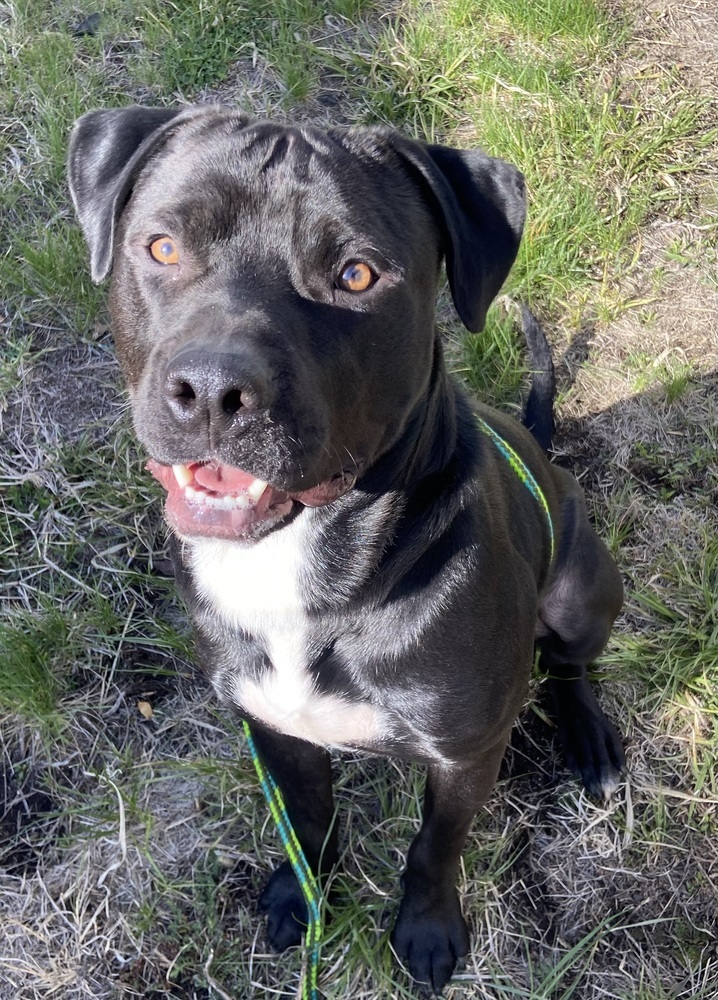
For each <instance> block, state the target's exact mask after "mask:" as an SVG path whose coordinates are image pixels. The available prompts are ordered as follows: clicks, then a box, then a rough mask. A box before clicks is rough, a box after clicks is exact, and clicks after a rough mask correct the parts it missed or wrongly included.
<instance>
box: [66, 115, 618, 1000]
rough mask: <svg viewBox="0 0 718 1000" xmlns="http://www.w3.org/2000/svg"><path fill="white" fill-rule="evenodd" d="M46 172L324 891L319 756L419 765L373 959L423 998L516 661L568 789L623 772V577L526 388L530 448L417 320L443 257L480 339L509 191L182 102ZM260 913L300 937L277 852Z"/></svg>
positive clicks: (469, 153) (328, 811)
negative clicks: (606, 691)
mask: <svg viewBox="0 0 718 1000" xmlns="http://www.w3.org/2000/svg"><path fill="white" fill-rule="evenodd" d="M69 180H70V189H71V193H72V197H73V201H74V204H75V208H76V211H77V215H78V218H79V222H80V225H81V227H82V230H83V232H84V235H85V238H86V241H87V244H88V247H89V252H90V262H91V273H92V277H93V279H94V280H95V281H96V282H100V281H102V280H103V279H104V278H105V277H106V276H107V275H108V274H109V272H110V271H111V270H112V273H113V280H112V285H111V289H110V311H111V319H112V327H113V336H114V340H115V344H116V349H117V355H118V358H119V362H120V365H121V368H122V371H123V374H124V378H125V381H126V384H127V387H128V390H129V394H130V398H131V406H132V414H133V421H134V427H135V430H136V433H137V437H138V439H139V441H140V443H141V444H142V446H143V447H144V449H145V450H146V452H147V454H148V456H149V463H148V466H147V468H148V470H149V471H150V472H151V474H152V475H153V476H155V478H156V479H157V480H158V481H159V482H160V483H161V484H162V486H163V487H164V489H165V491H166V503H165V517H166V520H167V522H168V524H169V526H170V528H171V538H172V541H171V545H172V553H173V561H174V564H175V573H176V577H177V581H178V585H179V589H180V591H181V593H182V595H183V597H184V600H185V601H186V604H187V606H188V608H189V610H190V613H191V617H192V619H193V624H194V628H195V630H196V640H197V651H198V657H199V661H200V663H201V664H202V667H203V669H204V670H205V671H206V673H207V675H208V676H209V678H210V680H211V682H212V684H213V686H214V688H215V689H216V692H217V694H218V695H219V697H220V699H221V700H222V701H223V702H224V703H226V704H227V705H229V706H230V707H231V708H232V709H233V710H234V711H235V712H237V713H238V714H239V716H240V717H242V718H244V719H246V720H247V721H248V722H249V723H250V725H251V728H252V732H253V736H254V740H255V743H256V746H257V749H258V752H259V754H260V757H261V758H262V760H263V762H264V764H265V765H266V767H267V768H268V770H269V771H270V773H271V775H272V776H273V778H274V780H275V781H276V783H277V785H278V786H279V788H280V790H281V792H282V795H283V797H284V800H285V803H286V808H287V811H288V813H289V816H290V818H291V822H292V823H293V825H294V829H295V831H296V833H297V836H298V838H299V841H300V843H301V845H302V848H303V850H304V852H305V854H306V858H307V860H308V863H309V865H310V866H311V868H312V870H313V871H314V872H315V873H316V874H317V876H319V877H321V876H322V875H325V874H326V873H327V872H328V871H329V870H331V869H332V867H333V866H334V865H335V864H336V862H337V859H338V843H337V834H336V830H335V826H334V823H333V818H334V806H333V801H332V788H331V776H330V764H329V754H328V751H327V748H340V749H341V748H361V749H362V750H367V751H371V752H373V753H376V754H383V755H391V756H394V757H398V758H401V759H404V760H408V761H419V762H421V763H423V764H425V765H426V766H427V784H426V793H425V802H424V814H423V821H422V825H421V829H420V831H419V833H418V834H417V836H416V837H415V839H414V841H413V843H412V844H411V846H410V849H409V851H408V856H407V862H406V868H405V871H404V873H403V889H404V892H403V897H402V900H401V903H400V905H399V909H398V915H397V917H396V922H395V925H394V929H393V933H392V942H393V946H394V949H395V951H396V954H397V956H398V957H399V959H400V960H401V961H402V962H403V963H405V965H406V966H407V968H408V970H409V972H410V974H411V976H412V977H413V978H414V980H416V981H417V983H419V984H423V986H422V987H421V988H422V989H423V990H427V989H429V990H433V991H434V992H435V993H436V994H439V993H440V992H441V990H442V989H443V987H444V986H445V984H446V983H447V981H448V980H449V978H450V976H451V975H452V973H453V971H454V969H455V967H456V965H457V963H458V962H460V961H461V960H462V959H463V957H464V956H465V955H466V953H467V950H468V945H469V940H468V933H467V927H466V923H465V921H464V918H463V916H462V912H461V906H460V902H459V897H458V893H457V890H456V886H455V880H456V873H457V867H458V864H459V859H460V852H461V850H462V847H463V844H464V841H465V838H466V836H467V833H468V830H469V826H470V824H471V821H472V819H473V817H474V815H475V814H476V812H477V810H478V809H479V807H480V806H481V805H482V803H484V802H485V800H486V799H487V797H488V795H489V794H490V792H491V789H492V787H493V785H494V783H495V781H496V777H497V774H498V770H499V765H500V763H501V759H502V756H503V754H504V750H505V747H506V744H507V740H508V738H509V732H510V730H511V727H512V724H513V722H514V720H515V718H516V715H517V713H518V712H519V710H520V708H521V707H522V704H523V702H524V698H525V696H526V691H527V682H528V679H529V675H530V673H531V670H532V665H533V663H534V651H535V648H537V649H538V651H539V654H540V665H541V667H542V668H543V669H544V670H545V671H546V672H547V673H548V675H549V679H548V684H549V686H550V689H551V694H552V697H553V704H554V710H555V714H556V719H557V725H558V730H559V733H560V736H561V739H562V741H563V745H564V748H565V752H566V755H567V759H568V763H569V764H570V766H571V767H572V768H573V769H574V770H575V771H576V772H577V773H578V774H579V775H580V777H581V779H582V781H583V783H584V785H585V787H586V789H587V790H588V791H589V792H590V793H591V794H594V795H606V796H607V795H609V794H611V792H612V791H613V790H614V789H615V787H616V785H617V783H618V781H619V780H620V777H621V775H622V773H623V771H624V766H625V761H624V755H623V750H622V746H621V740H620V738H619V737H618V735H617V733H616V731H615V729H614V728H613V726H612V725H611V723H610V722H609V721H608V720H607V719H606V718H605V717H604V715H603V714H602V712H601V710H600V708H599V706H598V704H597V701H596V698H595V696H594V694H593V692H592V690H591V688H590V686H589V683H588V681H587V679H586V667H587V664H589V663H590V661H591V660H593V659H594V658H595V657H596V656H598V655H599V654H600V653H601V651H602V650H603V649H604V647H605V644H606V642H607V640H608V636H609V633H610V629H611V627H612V624H613V621H614V619H615V617H616V615H617V614H618V611H619V609H620V607H621V603H622V585H621V579H620V575H619V573H618V570H617V568H616V566H615V564H614V562H613V560H612V559H611V557H610V555H609V553H608V551H607V549H606V548H605V547H604V546H603V544H602V543H601V542H600V541H599V539H598V538H597V537H596V535H595V534H594V532H593V530H592V528H591V527H590V525H589V522H588V519H587V515H586V512H585V508H584V503H583V498H582V494H581V490H580V488H579V486H578V484H577V483H576V481H575V480H574V479H573V478H572V477H571V476H570V475H569V474H568V473H567V472H566V471H564V470H562V469H561V468H557V467H555V466H553V465H551V464H550V463H549V461H548V459H547V457H546V454H545V451H546V449H547V448H548V446H549V443H550V442H549V440H548V438H549V436H550V430H549V429H548V428H549V427H550V419H551V416H550V414H551V405H552V400H551V399H550V398H547V396H549V395H550V393H549V392H548V390H547V385H548V382H547V379H548V381H550V377H549V374H548V369H546V368H544V370H543V373H541V372H539V373H538V374H537V375H536V376H535V378H534V385H533V389H532V400H530V405H529V408H528V410H529V413H528V416H527V422H528V423H529V424H531V423H533V424H534V426H535V428H536V434H535V436H534V435H532V434H531V433H530V432H529V430H527V429H526V428H525V427H524V426H522V425H521V424H519V422H518V421H515V420H513V419H512V418H510V417H508V416H505V415H503V414H501V413H498V412H496V411H493V410H491V409H489V408H488V407H485V406H482V405H472V404H471V403H470V402H469V400H468V399H467V396H466V394H465V392H464V391H463V390H462V388H461V387H460V386H459V385H458V383H457V381H456V380H455V379H454V378H452V377H451V376H449V374H448V373H447V369H446V365H445V362H444V357H443V351H442V345H441V340H440V338H439V335H438V334H437V332H436V329H435V325H434V314H435V299H436V294H437V287H438V282H439V278H440V268H441V265H442V261H445V264H446V272H447V276H448V281H449V286H450V289H451V294H452V298H453V302H454V305H455V307H456V310H457V312H458V315H459V317H460V319H461V320H462V322H463V323H464V325H465V326H466V327H467V328H468V329H469V330H471V331H474V332H478V331H480V330H481V329H482V328H483V326H484V320H485V316H486V311H487V309H488V307H489V305H490V303H491V301H492V300H493V298H494V297H495V296H496V294H497V292H498V290H499V289H500V287H501V285H502V284H503V282H504V280H505V278H506V276H507V274H508V272H509V270H510V268H511V266H512V263H513V261H514V259H515V256H516V253H517V250H518V246H519V241H520V239H521V233H522V229H523V224H524V216H525V195H524V184H523V178H522V175H521V174H520V173H519V171H518V170H517V169H515V168H514V167H513V166H511V165H509V164H508V163H505V162H503V161H501V160H498V159H494V158H491V157H489V156H487V155H486V154H485V153H483V152H482V151H480V150H458V149H452V148H449V147H445V146H440V145H427V144H424V143H422V142H419V141H415V140H413V139H410V138H408V137H406V136H403V135H401V134H400V133H398V132H396V131H394V130H391V129H389V128H385V127H361V128H359V127H357V128H347V129H338V128H337V129H328V130H320V129H317V128H311V127H308V126H301V127H289V126H284V125H279V124H274V123H271V122H267V121H258V120H254V119H252V118H251V117H249V116H248V115H246V114H244V113H242V112H239V111H236V110H233V109H228V108H222V107H217V106H196V107H183V108H178V109H153V108H145V107H128V108H123V109H121V110H104V111H95V112H90V113H89V114H87V115H85V116H83V117H82V118H81V119H80V120H79V121H78V122H77V124H76V125H75V128H74V131H73V134H72V137H71V142H70V154H69ZM533 336H534V344H535V346H536V345H539V347H540V338H538V339H537V335H536V331H535V330H534V331H533ZM544 344H545V341H544ZM537 349H538V348H537ZM537 439H538V440H537ZM542 446H543V447H542ZM260 905H261V907H262V909H263V910H264V911H265V912H266V915H267V933H268V937H269V940H270V943H271V944H272V945H273V946H274V947H275V948H276V949H278V950H282V949H284V948H287V947H289V946H291V945H296V944H298V943H299V942H300V941H301V936H302V931H303V924H305V923H306V919H307V911H306V907H305V903H304V899H303V896H302V893H301V891H300V887H299V884H298V882H297V879H296V877H295V875H294V873H293V871H292V869H291V867H290V866H289V864H288V863H285V864H283V865H281V866H280V867H279V868H278V869H277V870H276V871H275V872H274V873H273V875H272V876H271V877H270V879H269V882H268V884H267V886H266V888H265V889H264V891H263V893H262V896H261V899H260Z"/></svg>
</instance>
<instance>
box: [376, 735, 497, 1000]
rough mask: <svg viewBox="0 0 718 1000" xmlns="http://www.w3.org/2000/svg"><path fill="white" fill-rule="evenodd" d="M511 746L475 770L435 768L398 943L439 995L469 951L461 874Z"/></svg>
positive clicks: (491, 753) (413, 969)
mask: <svg viewBox="0 0 718 1000" xmlns="http://www.w3.org/2000/svg"><path fill="white" fill-rule="evenodd" d="M505 747H506V739H503V740H501V741H500V742H499V743H497V744H496V745H495V746H494V747H492V748H491V749H490V750H488V751H487V752H486V753H484V754H483V755H482V756H481V758H479V760H478V762H477V763H476V764H475V765H474V766H472V767H470V768H464V767H458V766H448V767H447V766H445V765H438V764H432V765H430V767H429V772H428V775H427V781H426V792H425V796H424V818H423V822H422V825H421V829H420V831H419V833H418V834H417V836H416V838H415V839H414V841H413V843H412V845H411V847H410V849H409V854H408V857H407V863H406V869H405V871H404V875H403V879H402V881H403V884H404V898H403V899H402V902H401V906H400V908H399V915H398V917H397V920H396V924H395V926H394V931H393V933H392V944H393V946H394V949H395V951H396V953H397V955H398V957H399V959H400V960H401V961H402V962H403V963H404V964H405V965H406V966H407V967H408V969H409V972H410V973H411V975H412V976H413V978H414V979H416V980H417V981H418V982H420V983H422V984H426V986H429V987H430V988H431V990H433V992H434V993H435V994H437V995H438V994H439V993H440V992H441V990H442V989H443V987H444V986H445V985H446V983H447V981H448V980H449V978H450V977H451V975H452V973H453V971H454V968H455V967H456V964H457V962H458V961H460V960H461V959H463V958H464V957H465V956H466V953H467V951H468V949H469V933H468V930H467V927H466V923H465V921H464V918H463V916H462V914H461V905H460V903H459V896H458V893H457V891H456V873H457V869H458V866H459V860H460V857H461V850H462V848H463V846H464V841H465V840H466V836H467V834H468V832H469V827H470V826H471V821H472V820H473V818H474V815H475V814H476V811H477V810H478V809H479V807H480V806H481V805H483V803H484V802H485V801H486V799H487V798H488V796H489V794H490V792H491V789H492V788H493V786H494V783H495V781H496V777H497V775H498V773H499V767H500V765H501V758H502V757H503V755H504V750H505ZM424 992H426V988H425V989H424Z"/></svg>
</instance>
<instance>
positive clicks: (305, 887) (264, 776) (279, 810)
mask: <svg viewBox="0 0 718 1000" xmlns="http://www.w3.org/2000/svg"><path fill="white" fill-rule="evenodd" d="M477 420H478V425H479V430H480V431H481V432H482V433H483V434H485V435H486V436H487V437H488V438H489V439H490V440H491V441H492V442H493V444H494V445H495V446H496V448H497V449H498V451H499V452H500V454H501V455H502V456H503V457H504V458H505V459H506V461H507V462H508V463H509V465H510V466H511V468H512V469H513V471H514V472H515V473H516V475H517V477H518V478H519V480H520V481H521V482H522V483H523V485H524V486H525V487H526V489H527V490H528V491H529V493H530V494H531V496H532V497H533V498H534V499H535V500H536V502H537V503H538V505H539V506H540V507H541V509H542V510H543V513H544V514H545V516H546V522H547V524H548V532H549V539H550V543H551V560H552V561H553V556H554V528H553V520H552V518H551V511H550V509H549V505H548V501H547V500H546V496H545V494H544V492H543V490H542V489H541V487H540V486H539V484H538V482H537V481H536V478H535V476H534V475H533V473H532V472H531V470H530V469H529V467H528V466H527V465H526V463H525V462H524V460H523V459H522V458H521V456H520V455H519V454H518V453H517V452H516V451H515V450H514V448H512V447H511V445H510V444H509V443H508V441H506V440H504V438H502V437H501V435H500V434H497V432H496V431H495V430H494V429H493V427H491V426H490V424H487V423H486V421H485V420H483V419H482V418H481V417H478V418H477ZM242 725H243V727H244V735H245V736H246V738H247V745H248V746H249V752H250V754H251V755H252V761H253V763H254V768H255V770H256V772H257V778H258V779H259V784H260V786H261V789H262V791H263V793H264V797H265V799H266V800H267V805H268V806H269V811H270V813H271V815H272V819H273V820H274V823H275V826H276V827H277V831H278V833H279V837H280V840H281V841H282V845H283V846H284V850H285V851H286V854H287V857H288V858H289V862H290V864H291V866H292V868H293V869H294V874H295V875H296V876H297V881H298V882H299V885H300V887H301V890H302V894H303V896H304V900H305V902H306V904H307V933H306V937H305V946H306V956H307V957H306V967H305V970H304V975H303V976H302V984H301V1000H319V993H318V990H317V980H318V977H319V953H320V948H321V941H322V913H321V891H320V889H319V885H318V884H317V880H316V878H315V877H314V874H313V872H312V870H311V868H310V867H309V865H308V864H307V859H306V857H305V856H304V851H303V850H302V847H301V845H300V843H299V840H298V838H297V835H296V833H295V832H294V827H293V826H292V823H291V821H290V819H289V816H288V814H287V808H286V806H285V805H284V799H283V798H282V793H281V791H280V790H279V788H278V787H277V784H276V783H275V781H274V779H273V778H272V775H271V774H270V773H269V772H268V771H267V770H265V768H264V765H263V764H262V761H261V760H260V759H259V754H258V753H257V747H256V745H255V743H254V739H253V737H252V731H251V729H250V728H249V723H248V722H247V721H246V719H245V720H243V723H242Z"/></svg>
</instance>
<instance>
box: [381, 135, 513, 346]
mask: <svg viewBox="0 0 718 1000" xmlns="http://www.w3.org/2000/svg"><path fill="white" fill-rule="evenodd" d="M395 149H396V150H397V152H399V153H400V155H401V156H403V158H404V159H405V160H406V161H408V162H409V164H410V165H411V166H412V167H413V169H414V171H415V172H416V171H418V174H419V176H420V180H421V183H422V185H423V186H424V187H425V189H427V193H428V195H429V198H428V200H429V201H430V203H432V204H433V208H434V211H435V214H436V216H437V220H438V222H439V226H440V230H441V234H442V238H443V244H444V247H443V249H444V254H445V257H446V271H447V275H448V278H449V286H450V288H451V294H452V296H453V299H454V305H455V306H456V311H457V312H458V314H459V317H460V318H461V321H462V322H463V324H464V326H466V327H467V328H468V329H469V330H471V331H472V332H474V333H477V332H478V331H479V330H482V329H483V327H484V323H485V321H486V311H487V309H488V308H489V305H490V304H491V301H492V300H493V298H494V297H495V296H496V294H497V292H498V290H499V289H500V288H501V286H502V285H503V283H504V281H505V279H506V276H507V275H508V273H509V271H510V270H511V265H512V264H513V262H514V260H515V259H516V254H517V252H518V248H519V243H520V242H521V233H522V231H523V227H524V220H525V218H526V196H525V190H524V179H523V174H521V173H520V172H519V171H518V170H517V169H516V168H515V167H513V166H511V164H510V163H505V162H504V161H503V160H497V159H494V158H493V157H491V156H487V154H486V153H484V152H483V151H482V150H480V149H467V150H462V149H451V148H450V147H448V146H425V145H423V144H422V143H418V142H413V141H411V140H407V139H404V138H402V137H397V139H395Z"/></svg>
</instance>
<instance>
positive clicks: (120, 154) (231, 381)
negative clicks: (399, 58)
mask: <svg viewBox="0 0 718 1000" xmlns="http://www.w3.org/2000/svg"><path fill="white" fill-rule="evenodd" d="M69 172H70V187H71V191H72V197H73V200H74V203H75V207H76V209H77V213H78V216H79V219H80V224H81V226H82V228H83V231H84V234H85V237H86V239H87V242H88V245H89V248H90V258H91V267H92V276H93V278H94V280H95V281H101V280H102V279H103V278H105V277H106V276H107V274H108V273H109V272H110V270H111V269H112V270H113V285H112V291H111V299H110V304H111V311H112V321H113V333H114V337H115V342H116V345H117V352H118V356H119V360H120V363H121V366H122V368H123V372H124V375H125V378H126V381H127V384H128V387H129V390H130V394H131V399H132V408H133V416H134V423H135V427H136V430H137V434H138V436H139V439H140V441H141V442H142V444H143V445H144V446H145V447H146V448H147V450H148V452H149V454H150V456H151V461H150V464H149V468H150V471H152V472H153V474H154V475H155V476H156V477H157V478H158V479H159V480H160V481H161V482H162V484H163V485H164V487H165V488H166V489H167V491H168V502H167V516H168V520H169V521H170V524H171V525H172V526H173V527H174V528H175V529H176V530H177V531H178V532H179V533H180V534H183V535H187V536H192V535H213V536H215V537H224V538H235V539H240V540H245V541H246V540H249V539H252V538H256V537H259V536H261V535H262V534H263V533H264V532H265V531H266V530H268V529H269V528H270V527H273V526H274V525H275V524H277V523H278V522H280V521H282V520H283V519H285V518H287V517H288V516H289V514H290V513H291V512H292V511H295V512H296V510H297V506H298V505H304V506H320V505H323V504H326V503H330V502H333V501H334V500H336V499H338V498H339V497H340V496H341V495H342V494H343V493H344V492H346V491H347V490H348V489H349V488H350V487H351V486H352V485H353V483H354V482H355V480H356V478H357V476H359V475H360V474H361V473H362V472H363V471H364V470H365V469H367V468H368V467H369V466H371V465H372V464H373V463H374V462H375V461H376V460H377V459H378V458H379V456H381V455H382V454H383V453H385V452H386V451H387V450H388V449H389V448H390V447H391V446H392V445H393V444H394V443H395V442H396V441H397V440H398V439H399V437H400V436H401V434H402V431H403V430H404V428H405V427H406V424H407V421H408V420H409V418H410V416H411V414H412V413H413V412H415V410H416V407H417V406H419V405H420V403H421V400H422V398H423V397H424V396H425V394H426V392H427V388H428V385H429V380H430V376H431V371H432V363H433V362H432V359H433V356H434V350H433V348H434V321H433V313H434V301H435V296H436V290H437V281H438V275H439V268H440V264H441V260H442V257H445V259H446V267H447V273H448V276H449V283H450V287H451V291H452V295H453V299H454V303H455V305H456V308H457V311H458V313H459V316H460V317H461V319H462V321H463V322H464V323H465V325H466V326H467V327H468V328H469V329H470V330H479V329H481V327H482V326H483V323H484V318H485V315H486V310H487V308H488V306H489V304H490V302H491V300H492V299H493V297H494V296H495V295H496V293H497V292H498V290H499V288H500V287H501V284H502V283H503V281H504V279H505V277H506V275H507V274H508V271H509V269H510V267H511V265H512V263H513V261H514V258H515V256H516V252H517V249H518V245H519V241H520V238H521V230H522V227H523V220H524V194H523V182H522V178H521V175H520V174H519V173H518V171H517V170H515V169H514V168H513V167H511V166H509V165H508V164H506V163H504V162H502V161H501V160H496V159H492V158H491V157H488V156H486V155H485V154H484V153H482V152H480V151H478V150H469V151H459V150H454V149H449V148H447V147H443V146H427V145H425V144H423V143H420V142H415V141H413V140H410V139H408V138H406V137H404V136H402V135H400V134H399V133H397V132H394V131H392V130H389V129H385V128H352V129H346V130H340V129H332V130H329V131H322V130H320V129H315V128H309V127H301V128H299V127H294V128H292V127H285V126H280V125H276V124H272V123H270V122H266V121H255V120H252V119H250V118H249V117H247V116H246V115H244V114H242V113H240V112H236V111H233V110H229V109H224V108H218V107H210V106H200V107H190V108H183V109H179V110H167V109H151V108H141V107H133V108H125V109H122V110H117V111H97V112H91V113H90V114H88V115H85V116H84V117H83V118H81V119H80V120H79V122H78V123H77V125H76V126H75V129H74V132H73V134H72V139H71V143H70V161H69Z"/></svg>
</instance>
